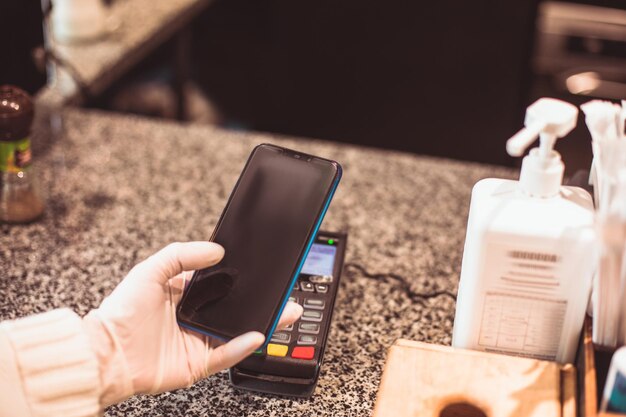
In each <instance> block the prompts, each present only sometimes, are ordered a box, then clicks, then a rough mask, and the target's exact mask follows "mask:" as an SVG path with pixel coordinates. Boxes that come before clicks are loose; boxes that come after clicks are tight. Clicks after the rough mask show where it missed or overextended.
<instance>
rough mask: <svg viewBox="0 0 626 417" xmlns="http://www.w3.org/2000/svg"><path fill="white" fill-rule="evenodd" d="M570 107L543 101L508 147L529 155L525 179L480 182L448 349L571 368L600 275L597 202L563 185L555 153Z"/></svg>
mask: <svg viewBox="0 0 626 417" xmlns="http://www.w3.org/2000/svg"><path fill="white" fill-rule="evenodd" d="M577 115H578V110H577V109H576V107H574V106H573V105H571V104H568V103H565V102H562V101H559V100H555V99H547V98H543V99H540V100H538V101H536V102H535V103H534V104H532V105H531V106H530V107H529V108H528V110H527V112H526V120H525V123H524V124H525V126H526V127H525V128H524V129H522V130H521V131H519V132H518V133H517V134H516V135H515V136H513V137H512V138H511V139H509V141H508V142H507V151H508V152H509V154H510V155H512V156H521V155H523V153H524V151H525V150H526V148H527V147H528V146H530V145H531V144H532V143H533V142H534V141H535V139H536V138H537V136H539V137H540V146H539V147H538V148H534V149H532V150H531V151H530V153H529V155H528V156H526V157H525V158H524V159H523V162H522V169H521V173H520V179H519V181H512V180H505V179H496V178H490V179H484V180H481V181H479V182H478V183H476V185H475V186H474V189H473V191H472V200H471V206H470V212H469V219H468V223H467V235H466V239H465V251H464V253H463V264H462V269H461V280H460V283H459V292H458V297H457V305H456V316H455V320H454V332H453V337H452V345H453V346H456V347H461V348H467V349H475V350H482V351H488V352H496V353H504V354H510V355H516V356H526V357H532V358H537V359H545V360H555V361H558V362H562V363H565V362H572V361H573V360H574V355H575V353H576V347H577V343H578V338H579V336H580V331H581V328H582V325H583V320H584V316H585V310H586V307H587V301H588V299H589V292H590V288H591V277H592V274H593V270H594V263H595V262H594V261H595V260H594V256H595V255H594V254H595V249H594V248H595V245H594V243H595V234H594V230H593V202H592V199H591V196H590V195H589V193H587V192H586V191H585V190H583V189H581V188H578V187H566V186H562V185H561V183H562V179H563V169H564V167H563V163H562V162H561V156H560V155H559V154H558V153H557V152H555V151H554V150H553V146H554V143H555V142H556V139H557V138H559V137H563V136H565V135H566V134H568V133H569V132H570V131H571V130H572V129H573V128H574V127H575V125H576V118H577Z"/></svg>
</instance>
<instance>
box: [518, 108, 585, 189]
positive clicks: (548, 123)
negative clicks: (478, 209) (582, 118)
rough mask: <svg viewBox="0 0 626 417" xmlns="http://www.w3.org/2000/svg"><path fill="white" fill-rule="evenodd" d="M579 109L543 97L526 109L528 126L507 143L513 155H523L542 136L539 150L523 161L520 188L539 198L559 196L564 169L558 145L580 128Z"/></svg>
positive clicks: (526, 123)
mask: <svg viewBox="0 0 626 417" xmlns="http://www.w3.org/2000/svg"><path fill="white" fill-rule="evenodd" d="M577 117H578V109H577V108H576V106H574V105H572V104H569V103H566V102H564V101H561V100H557V99H553V98H541V99H539V100H537V101H536V102H534V103H533V104H531V105H530V106H529V107H528V109H527V110H526V118H525V120H524V125H525V127H524V128H523V129H522V130H520V131H519V132H517V133H516V134H515V135H514V136H513V137H511V138H510V139H509V140H508V141H507V143H506V150H507V152H508V153H509V155H511V156H522V155H523V154H524V152H525V151H526V149H527V148H528V147H529V146H530V145H531V144H532V143H533V142H534V141H535V140H536V139H537V137H539V147H537V148H534V149H532V150H531V151H530V152H529V154H528V155H527V156H526V157H524V159H523V161H522V170H521V172H520V179H519V182H520V187H521V189H522V191H524V192H525V193H527V194H529V195H532V196H536V197H552V196H554V195H556V194H558V192H559V189H560V188H561V183H562V181H563V171H564V166H563V162H562V161H561V155H559V153H558V152H556V151H555V150H554V149H553V148H554V144H555V142H556V140H557V139H558V138H561V137H563V136H565V135H567V134H568V133H569V132H571V131H572V129H574V127H576V119H577Z"/></svg>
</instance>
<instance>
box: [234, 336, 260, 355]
mask: <svg viewBox="0 0 626 417" xmlns="http://www.w3.org/2000/svg"><path fill="white" fill-rule="evenodd" d="M237 340H238V342H239V343H240V346H241V347H242V348H243V347H244V346H247V347H248V349H247V350H250V351H254V350H256V349H258V348H259V347H260V346H261V345H263V342H265V336H263V333H260V332H248V333H244V334H242V335H241V336H238V337H237Z"/></svg>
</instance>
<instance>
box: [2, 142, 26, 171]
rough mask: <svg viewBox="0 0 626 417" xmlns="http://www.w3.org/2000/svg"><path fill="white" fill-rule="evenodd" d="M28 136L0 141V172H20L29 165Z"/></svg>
mask: <svg viewBox="0 0 626 417" xmlns="http://www.w3.org/2000/svg"><path fill="white" fill-rule="evenodd" d="M31 159H32V156H31V151H30V138H28V137H26V138H24V139H21V140H17V141H12V142H3V141H0V172H20V171H24V170H25V169H26V168H28V166H29V165H30V162H31Z"/></svg>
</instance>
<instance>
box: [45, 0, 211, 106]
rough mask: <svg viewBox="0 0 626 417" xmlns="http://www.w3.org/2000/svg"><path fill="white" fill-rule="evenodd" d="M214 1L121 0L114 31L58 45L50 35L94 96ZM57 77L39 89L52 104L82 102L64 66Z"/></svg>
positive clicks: (54, 46) (116, 4) (114, 10)
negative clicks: (99, 37) (98, 36)
mask: <svg viewBox="0 0 626 417" xmlns="http://www.w3.org/2000/svg"><path fill="white" fill-rule="evenodd" d="M211 1H212V0H117V1H115V2H113V5H112V6H111V7H110V9H109V15H110V22H111V26H113V27H114V29H113V30H112V32H111V33H110V34H108V35H107V36H104V37H102V38H101V39H98V40H95V41H91V42H82V43H73V44H59V43H56V42H54V39H53V38H52V37H51V38H50V47H51V48H52V50H53V51H54V53H55V54H56V55H57V56H58V57H59V58H61V59H62V60H63V61H64V62H67V63H68V64H69V65H71V67H72V68H73V70H74V71H75V74H76V75H77V76H78V77H80V80H81V82H82V83H83V84H84V87H85V88H86V89H87V92H88V93H89V94H92V95H98V94H100V93H102V92H103V91H104V90H105V89H106V88H107V87H109V86H110V85H111V84H112V83H113V82H115V81H116V80H117V79H118V78H119V77H121V76H122V75H123V74H124V73H125V72H126V71H128V70H129V69H130V68H131V67H132V66H134V65H135V64H137V63H138V62H140V61H141V60H142V59H143V58H145V57H146V56H147V55H148V54H149V53H150V52H152V51H153V50H154V49H155V48H156V47H158V46H159V45H161V44H162V43H163V42H164V41H166V40H167V39H169V38H171V36H172V35H173V34H174V33H176V32H177V31H179V30H180V29H182V28H184V27H185V26H187V25H188V23H189V22H190V21H191V19H192V18H193V17H195V16H197V15H198V14H199V13H200V12H201V11H203V10H205V9H206V8H207V7H208V6H209V5H210V4H211ZM52 73H55V74H56V81H55V82H53V83H52V84H50V85H48V86H46V87H44V88H43V89H42V91H40V92H39V93H38V96H39V99H40V101H42V100H43V101H46V102H48V103H50V104H55V105H59V104H64V103H66V102H72V103H75V104H77V103H79V102H80V101H81V100H82V97H81V96H80V91H79V90H78V86H77V85H76V84H75V83H74V81H73V80H72V79H71V77H70V76H69V73H68V72H67V71H65V70H64V69H62V68H57V69H56V71H52Z"/></svg>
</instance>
